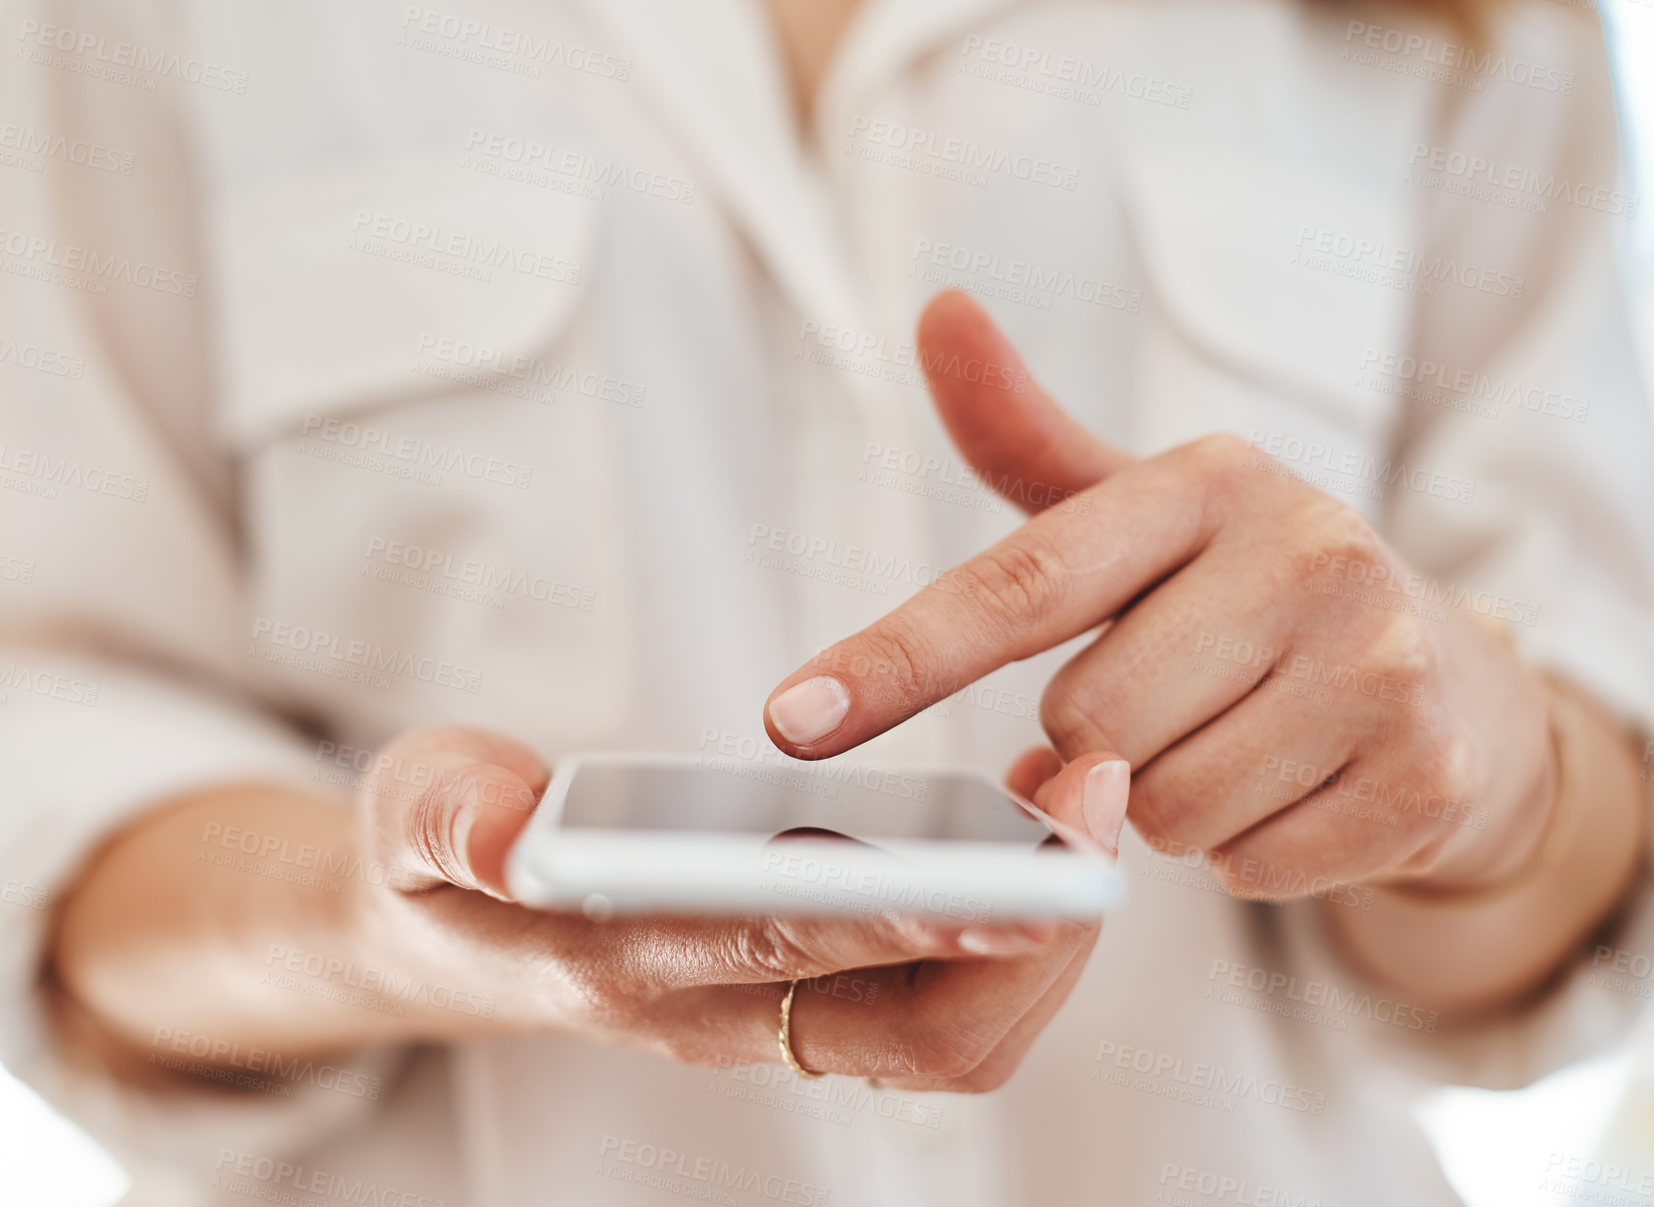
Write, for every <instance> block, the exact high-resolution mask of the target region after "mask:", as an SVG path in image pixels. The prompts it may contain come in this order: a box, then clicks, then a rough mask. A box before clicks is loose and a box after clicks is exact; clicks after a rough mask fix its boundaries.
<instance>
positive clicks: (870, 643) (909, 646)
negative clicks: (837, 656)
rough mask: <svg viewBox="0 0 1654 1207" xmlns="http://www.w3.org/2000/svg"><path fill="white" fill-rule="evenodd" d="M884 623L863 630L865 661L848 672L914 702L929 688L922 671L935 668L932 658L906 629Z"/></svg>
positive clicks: (920, 640) (894, 622)
mask: <svg viewBox="0 0 1654 1207" xmlns="http://www.w3.org/2000/svg"><path fill="white" fill-rule="evenodd" d="M887 620H888V621H889V623H886V624H883V625H880V626H878V627H877V628H874V629H870V630H868V631H867V633H866V634H865V637H866V647H865V658H866V662H865V664H864V665H862V666H861V667H859V668H858V667H854V666H852V667H851V670H852V672H853V673H854V672H856V671H858V670H860V671H864V672H865V673H866V674H867V675H868V676H869V677H874V678H877V679H879V680H881V681H882V682H883V684H884V685H885V687H886V689H887V690H889V691H890V692H891V693H892V694H894V695H895V696H896V697H897V698H898V699H903V700H912V699H917V698H919V697H921V696H923V695H924V694H925V693H926V692H927V691H929V690H930V688H931V687H932V686H933V684H932V682H931V680H932V676H931V674H930V672H929V671H928V670H927V669H926V668H927V667H930V666H933V665H935V659H934V657H933V656H932V655H931V653H930V651H929V650H928V649H927V647H926V643H925V641H924V639H923V638H922V637H920V635H919V634H918V633H916V632H915V631H914V630H913V629H912V628H911V627H910V626H908V625H905V624H902V623H900V622H899V621H898V620H896V619H894V618H887ZM858 661H859V659H858Z"/></svg>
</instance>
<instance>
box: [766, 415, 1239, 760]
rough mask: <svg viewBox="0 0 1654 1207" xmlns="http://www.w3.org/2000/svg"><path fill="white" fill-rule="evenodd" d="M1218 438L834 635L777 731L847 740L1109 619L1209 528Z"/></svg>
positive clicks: (817, 742) (821, 740)
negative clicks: (1211, 462) (1207, 467)
mask: <svg viewBox="0 0 1654 1207" xmlns="http://www.w3.org/2000/svg"><path fill="white" fill-rule="evenodd" d="M1213 452H1214V445H1213V444H1212V443H1211V442H1207V441H1202V442H1197V443H1196V444H1193V445H1186V446H1184V447H1183V448H1182V449H1178V450H1174V451H1173V452H1171V453H1167V454H1165V455H1164V456H1162V457H1159V458H1156V459H1155V460H1152V461H1144V462H1140V463H1138V464H1135V465H1132V466H1129V467H1127V468H1125V469H1123V470H1120V471H1119V472H1117V473H1116V474H1114V475H1113V476H1112V477H1109V478H1107V479H1105V480H1104V481H1102V482H1100V483H1098V484H1097V485H1096V486H1093V487H1092V488H1091V489H1089V490H1087V491H1086V492H1085V493H1084V494H1083V495H1081V496H1079V497H1080V498H1081V499H1083V500H1085V505H1084V506H1075V507H1067V506H1065V507H1060V508H1053V509H1051V510H1049V511H1045V512H1042V513H1041V514H1039V515H1037V516H1035V517H1034V518H1033V519H1031V520H1029V521H1028V522H1027V523H1026V524H1024V525H1023V526H1022V527H1021V528H1019V529H1017V531H1016V532H1013V533H1012V534H1011V535H1010V536H1008V537H1006V538H1005V539H1004V540H1002V541H1000V542H999V543H998V544H997V545H994V546H993V547H992V548H990V549H987V550H986V551H984V552H982V553H980V554H978V555H977V556H976V557H974V558H972V559H971V560H970V561H968V562H965V563H964V564H963V565H960V566H957V567H955V568H954V569H952V570H950V571H948V572H947V573H946V574H943V575H941V576H939V577H938V578H937V579H935V580H934V581H933V582H932V583H930V585H928V586H926V587H925V588H924V589H923V590H921V591H919V592H918V593H917V594H916V595H914V596H913V597H912V598H910V599H909V600H907V602H905V603H903V604H902V605H901V606H900V607H898V608H897V609H896V610H895V611H893V612H891V613H889V614H888V615H886V616H884V617H882V618H881V619H879V620H877V621H875V622H874V623H873V624H871V625H869V626H868V627H867V628H865V629H863V630H862V631H861V632H859V633H857V634H855V635H854V636H852V637H848V638H846V639H845V640H843V641H840V642H838V643H837V644H835V645H832V646H829V647H828V648H827V649H826V650H824V651H822V652H821V653H820V654H818V655H817V656H816V657H814V658H812V659H811V660H810V661H809V662H808V663H806V664H805V665H804V666H802V667H800V668H799V669H798V670H796V671H794V672H793V673H792V674H791V675H789V676H787V678H786V679H784V680H782V681H781V684H780V685H779V686H778V687H777V688H776V689H775V691H774V692H772V693H771V694H770V698H769V701H768V702H767V703H766V704H765V707H764V726H765V728H766V729H767V730H768V732H769V735H770V739H771V740H772V741H773V742H775V744H776V745H777V746H778V747H779V748H780V749H782V750H783V751H785V752H786V753H788V754H790V755H792V756H794V757H795V758H800V759H823V758H829V757H831V756H832V755H836V754H841V753H843V752H844V751H846V750H849V749H851V748H852V747H855V746H859V745H860V744H861V743H863V742H865V741H867V740H868V739H869V738H873V737H876V736H878V735H879V734H881V733H883V732H884V731H885V730H887V729H889V728H891V727H892V726H894V725H898V724H900V723H901V722H902V721H905V720H907V719H908V718H909V717H911V716H913V715H914V714H915V713H918V712H921V711H923V710H924V709H926V708H929V707H930V706H931V705H932V704H935V703H936V702H937V701H939V700H944V699H946V698H947V697H948V696H951V695H952V694H953V693H955V692H957V691H959V690H961V689H962V688H964V687H966V686H968V685H969V684H971V683H973V682H975V681H976V680H977V679H980V678H981V677H982V676H983V675H986V674H988V673H989V672H990V671H994V670H997V669H998V668H999V667H1002V666H1004V665H1005V664H1006V663H1009V662H1016V661H1018V660H1020V659H1023V658H1028V657H1031V656H1033V655H1034V654H1037V653H1039V652H1041V651H1042V650H1046V649H1050V648H1051V647H1052V646H1055V645H1060V644H1062V643H1063V642H1064V641H1067V640H1069V639H1070V638H1073V637H1077V636H1079V635H1080V634H1081V633H1084V632H1085V631H1086V630H1088V629H1091V628H1094V627H1095V626H1096V625H1098V624H1100V623H1102V622H1103V621H1104V620H1107V619H1108V618H1109V617H1111V616H1113V615H1114V614H1115V613H1116V612H1119V611H1120V610H1121V609H1123V608H1124V607H1125V606H1126V605H1127V604H1128V603H1130V602H1131V600H1132V599H1134V598H1135V597H1136V596H1137V595H1138V594H1140V593H1141V592H1142V591H1143V590H1145V589H1146V588H1148V587H1150V586H1152V585H1153V584H1155V583H1157V582H1159V581H1160V580H1161V579H1163V578H1165V577H1167V576H1168V575H1170V574H1171V573H1172V572H1173V571H1175V570H1177V569H1179V568H1180V567H1181V566H1182V565H1184V564H1185V563H1186V562H1188V561H1189V560H1191V559H1192V558H1193V557H1194V556H1195V555H1196V554H1197V553H1198V552H1199V551H1200V549H1201V548H1202V547H1203V546H1204V545H1205V543H1206V541H1207V540H1208V539H1210V536H1211V534H1212V532H1213V531H1214V530H1215V528H1216V525H1217V517H1216V515H1215V510H1216V509H1215V508H1213V507H1212V506H1211V505H1210V499H1211V498H1212V492H1210V491H1209V490H1207V489H1206V488H1205V487H1204V483H1206V482H1208V481H1210V480H1211V479H1210V477H1209V476H1208V475H1207V474H1206V473H1205V472H1204V471H1203V468H1202V464H1201V463H1202V461H1203V460H1204V459H1208V458H1210V457H1211V456H1212V455H1213Z"/></svg>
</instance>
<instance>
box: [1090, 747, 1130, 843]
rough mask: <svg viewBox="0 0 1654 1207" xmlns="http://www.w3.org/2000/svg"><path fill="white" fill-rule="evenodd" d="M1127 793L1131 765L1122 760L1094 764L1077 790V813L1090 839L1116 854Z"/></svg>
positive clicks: (1122, 824) (1122, 826) (1123, 819)
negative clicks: (1078, 811) (1078, 799)
mask: <svg viewBox="0 0 1654 1207" xmlns="http://www.w3.org/2000/svg"><path fill="white" fill-rule="evenodd" d="M1130 793H1131V764H1130V763H1128V762H1126V760H1125V759H1110V760H1109V761H1108V762H1106V763H1098V764H1097V765H1096V766H1095V767H1093V768H1092V769H1091V770H1090V771H1087V772H1086V773H1085V784H1084V786H1083V787H1082V788H1081V790H1080V813H1081V815H1082V816H1084V818H1085V828H1086V829H1088V830H1090V831H1091V836H1092V837H1093V838H1095V839H1096V840H1097V841H1098V842H1100V843H1102V844H1103V845H1104V846H1105V847H1107V848H1108V849H1109V850H1110V851H1113V852H1115V853H1116V854H1118V853H1119V851H1120V831H1121V830H1122V829H1123V828H1124V827H1125V824H1126V799H1127V797H1128V796H1129V795H1130Z"/></svg>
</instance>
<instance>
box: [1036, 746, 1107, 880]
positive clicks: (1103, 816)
mask: <svg viewBox="0 0 1654 1207" xmlns="http://www.w3.org/2000/svg"><path fill="white" fill-rule="evenodd" d="M1027 761H1028V762H1032V760H1031V759H1029V760H1027ZM1018 762H1019V763H1021V762H1023V760H1018ZM1130 794H1131V764H1129V763H1127V762H1126V760H1125V759H1123V758H1121V757H1120V756H1119V755H1117V754H1113V753H1111V752H1109V751H1106V750H1092V751H1087V752H1086V753H1085V754H1082V755H1080V756H1079V757H1078V758H1075V759H1074V760H1073V761H1072V762H1069V763H1067V764H1065V765H1064V766H1063V767H1062V769H1061V770H1059V771H1057V772H1056V773H1055V774H1054V775H1052V776H1051V778H1049V779H1047V780H1046V781H1045V782H1044V783H1043V784H1041V785H1040V786H1039V788H1038V789H1036V790H1035V792H1034V795H1033V796H1032V798H1031V799H1032V800H1033V802H1034V804H1036V805H1038V806H1039V807H1040V808H1041V809H1044V810H1045V811H1046V812H1047V813H1049V814H1050V815H1051V816H1052V817H1054V818H1056V819H1057V820H1058V821H1060V822H1063V823H1065V824H1067V825H1070V826H1073V827H1074V828H1075V829H1078V830H1083V831H1085V832H1086V833H1088V834H1090V835H1091V837H1093V838H1095V839H1096V840H1097V841H1098V842H1100V843H1102V844H1103V846H1104V847H1106V848H1107V849H1108V851H1109V853H1110V854H1113V855H1118V854H1119V853H1120V831H1121V830H1122V829H1124V828H1125V824H1126V802H1127V800H1128V798H1129V797H1130Z"/></svg>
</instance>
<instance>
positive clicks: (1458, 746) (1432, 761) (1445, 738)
mask: <svg viewBox="0 0 1654 1207" xmlns="http://www.w3.org/2000/svg"><path fill="white" fill-rule="evenodd" d="M1439 728H1440V730H1441V732H1439V733H1438V734H1437V735H1436V736H1435V737H1434V740H1433V741H1432V742H1431V743H1430V748H1429V750H1428V751H1427V752H1426V753H1425V754H1424V756H1423V757H1422V758H1421V759H1420V760H1419V763H1418V764H1415V771H1416V773H1419V774H1422V776H1423V777H1424V782H1425V783H1426V784H1428V785H1429V790H1430V792H1432V793H1434V794H1435V795H1437V796H1439V797H1441V798H1442V799H1443V800H1444V801H1454V802H1460V801H1470V800H1474V799H1476V797H1477V796H1479V795H1480V780H1481V777H1480V776H1479V775H1478V774H1477V768H1478V764H1479V760H1478V757H1477V746H1476V742H1475V739H1473V738H1472V737H1471V736H1470V733H1469V731H1468V730H1467V728H1466V727H1465V726H1464V725H1463V724H1462V723H1461V722H1457V721H1448V722H1444V723H1443V724H1442V725H1441V726H1440V727H1439Z"/></svg>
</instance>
